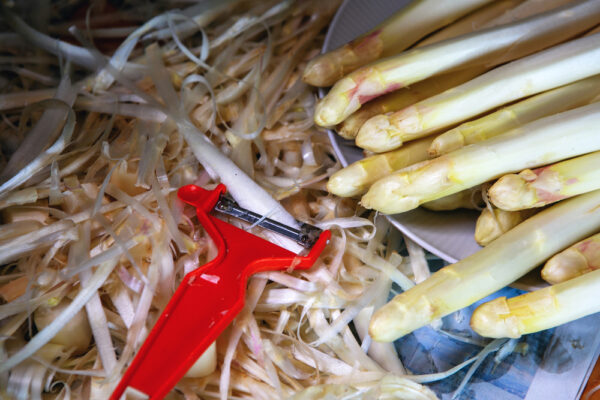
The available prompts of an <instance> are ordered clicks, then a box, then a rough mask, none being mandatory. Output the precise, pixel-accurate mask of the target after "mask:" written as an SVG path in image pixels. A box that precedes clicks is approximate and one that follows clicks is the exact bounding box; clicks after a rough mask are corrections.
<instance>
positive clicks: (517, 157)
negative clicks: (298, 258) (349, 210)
mask: <svg viewBox="0 0 600 400" xmlns="http://www.w3.org/2000/svg"><path fill="white" fill-rule="evenodd" d="M599 124H600V103H593V104H590V105H587V106H584V107H579V108H576V109H574V110H570V111H565V112H564V113H560V114H556V115H553V116H550V117H546V118H542V119H539V120H537V121H534V122H530V123H529V124H527V125H524V126H522V127H520V128H516V129H513V130H511V131H509V132H507V133H504V134H502V135H499V136H496V137H493V138H491V139H488V140H486V141H484V142H480V143H475V144H472V145H470V146H466V147H463V148H461V149H458V150H455V151H453V152H451V153H448V154H445V155H443V156H441V157H438V158H435V159H433V160H428V161H424V162H422V163H420V164H419V165H417V166H415V167H413V168H411V169H410V170H406V171H398V172H396V173H394V174H391V175H389V176H387V177H385V178H382V179H380V180H378V181H377V182H375V183H374V184H373V185H372V186H371V188H370V189H369V191H368V192H367V193H366V194H365V195H364V196H363V197H362V200H361V202H362V204H363V206H365V207H367V208H373V209H376V210H378V211H381V212H384V213H386V214H393V213H398V212H403V211H408V210H411V209H413V208H416V207H417V206H419V205H420V204H422V203H424V202H426V201H431V200H435V199H439V198H440V197H444V196H448V195H450V194H452V193H456V192H459V191H461V190H464V189H467V188H469V187H473V186H475V185H479V184H481V183H484V182H487V181H489V180H492V179H495V178H498V177H500V176H502V175H504V174H506V173H509V172H514V171H519V170H523V169H525V168H534V167H539V166H542V165H547V164H550V163H553V162H556V161H560V160H564V159H567V158H570V157H575V156H578V155H581V154H586V153H589V152H593V151H598V150H600V135H598V133H597V131H598V126H599Z"/></svg>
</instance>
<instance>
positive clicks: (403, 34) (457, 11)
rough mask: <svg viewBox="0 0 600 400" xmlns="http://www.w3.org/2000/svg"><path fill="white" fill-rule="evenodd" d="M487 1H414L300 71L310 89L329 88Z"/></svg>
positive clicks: (405, 47) (317, 58) (315, 59)
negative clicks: (350, 74)
mask: <svg viewBox="0 0 600 400" xmlns="http://www.w3.org/2000/svg"><path fill="white" fill-rule="evenodd" d="M489 2H490V0H454V1H443V2H440V1H438V0H417V1H413V2H411V3H410V5H408V6H407V7H405V8H403V9H402V10H400V11H399V12H397V13H396V14H394V15H393V16H391V17H390V18H389V19H387V20H386V21H384V22H383V23H381V24H379V25H378V26H376V27H375V28H374V29H372V30H371V31H369V32H367V33H365V34H364V35H362V36H360V37H358V38H357V39H355V40H353V41H351V42H350V43H348V44H346V45H344V46H342V47H340V48H338V49H336V50H333V51H330V52H328V53H325V54H322V55H319V56H318V57H316V58H314V59H313V60H312V61H311V62H310V63H309V64H308V65H307V66H306V69H305V70H304V76H303V79H304V81H305V82H306V83H308V84H310V85H313V86H331V85H332V84H334V83H335V82H336V81H337V80H338V79H340V78H342V77H343V76H344V75H346V74H348V73H350V72H352V71H354V70H355V69H357V68H359V67H361V66H363V65H366V64H368V63H370V62H371V61H375V60H377V59H379V58H381V57H388V56H390V55H393V54H397V53H400V52H401V51H403V50H405V49H407V48H408V47H409V46H411V45H412V44H413V43H415V42H416V41H417V40H419V39H420V38H422V37H424V36H425V35H427V34H429V33H431V32H433V31H435V30H437V29H439V28H441V27H443V26H445V25H447V24H449V23H451V22H453V21H454V20H456V19H458V18H460V17H461V16H463V15H465V14H468V13H469V12H471V11H473V10H475V9H477V8H478V7H481V6H482V5H484V4H486V3H489ZM367 7H368V6H367Z"/></svg>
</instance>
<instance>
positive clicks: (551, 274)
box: [542, 247, 590, 285]
mask: <svg viewBox="0 0 600 400" xmlns="http://www.w3.org/2000/svg"><path fill="white" fill-rule="evenodd" d="M589 271H590V268H589V266H588V262H587V260H586V258H585V257H584V256H583V254H581V253H580V252H579V251H578V250H577V249H575V248H572V247H570V248H568V249H567V250H565V251H562V252H560V253H558V254H557V255H555V256H554V257H552V258H551V259H549V260H548V261H547V262H546V264H545V265H544V268H542V279H543V280H545V281H546V282H548V283H550V284H552V285H554V284H557V283H561V282H565V281H568V280H569V279H573V278H575V277H577V276H579V275H583V274H585V273H587V272H589Z"/></svg>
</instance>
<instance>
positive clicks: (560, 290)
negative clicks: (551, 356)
mask: <svg viewBox="0 0 600 400" xmlns="http://www.w3.org/2000/svg"><path fill="white" fill-rule="evenodd" d="M599 290H600V270H596V271H593V272H590V273H589V274H586V275H584V276H579V277H577V278H574V279H571V280H568V281H566V282H563V283H559V284H557V285H553V286H548V287H546V288H544V289H540V290H535V291H533V292H529V293H526V294H523V295H521V296H516V297H513V298H510V299H507V298H506V297H500V298H498V299H495V300H492V301H490V302H487V303H484V304H482V305H481V306H479V307H478V308H477V309H476V310H475V312H474V313H473V315H472V316H471V328H473V330H474V331H475V332H477V333H478V334H480V335H481V336H486V337H492V338H501V337H509V338H518V337H521V335H526V334H528V333H534V332H538V331H541V330H544V329H549V328H553V327H555V326H558V325H562V324H565V323H567V322H570V321H573V320H576V319H578V318H582V317H585V316H586V315H590V314H593V313H596V312H598V311H600V298H598V291H599Z"/></svg>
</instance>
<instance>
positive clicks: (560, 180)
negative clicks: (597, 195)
mask: <svg viewBox="0 0 600 400" xmlns="http://www.w3.org/2000/svg"><path fill="white" fill-rule="evenodd" d="M599 165H600V152H598V151H597V152H595V153H591V154H587V155H584V156H580V157H576V158H572V159H570V160H566V161H562V162H559V163H556V164H553V165H547V166H544V167H542V168H537V169H534V170H530V169H526V170H524V171H521V172H520V173H519V174H508V175H504V176H503V177H502V178H500V179H499V180H498V181H497V182H496V183H494V184H493V185H492V187H491V188H490V190H489V196H490V200H491V202H492V203H494V205H495V206H496V207H499V208H502V209H504V210H511V211H515V210H523V209H526V208H533V207H544V206H546V205H548V204H550V203H554V202H555V201H559V200H562V199H566V198H567V197H571V196H576V195H578V194H581V193H586V192H590V191H592V190H596V189H600V168H598V166H599Z"/></svg>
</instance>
